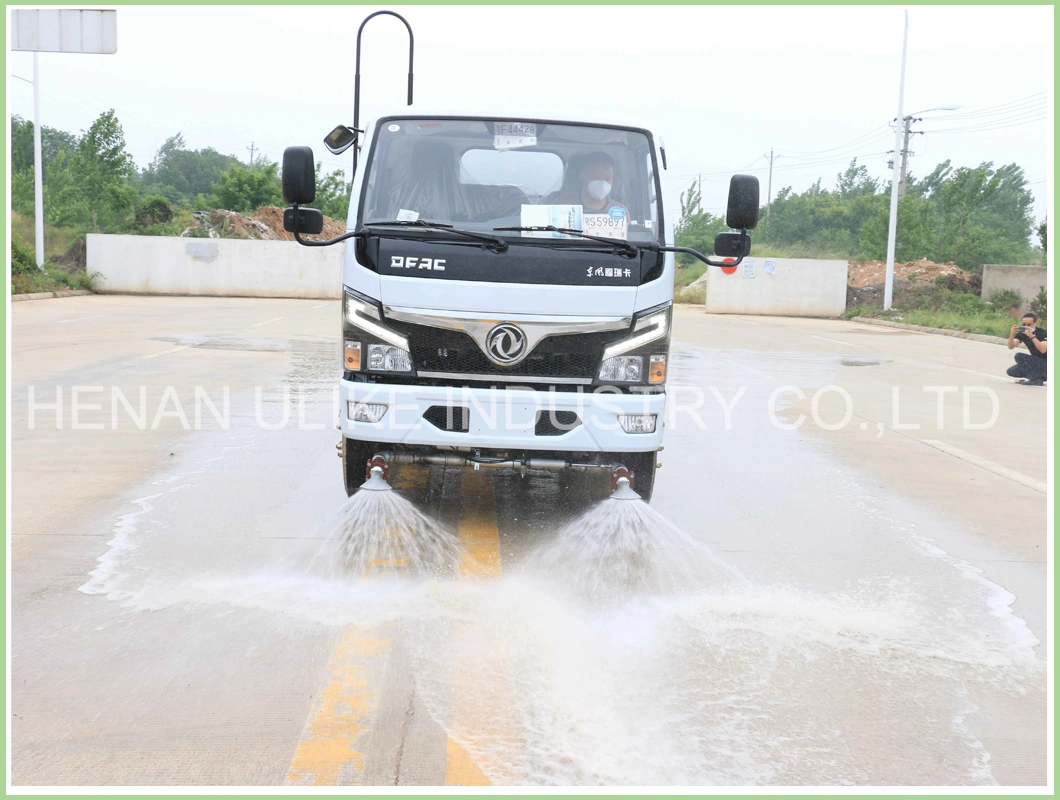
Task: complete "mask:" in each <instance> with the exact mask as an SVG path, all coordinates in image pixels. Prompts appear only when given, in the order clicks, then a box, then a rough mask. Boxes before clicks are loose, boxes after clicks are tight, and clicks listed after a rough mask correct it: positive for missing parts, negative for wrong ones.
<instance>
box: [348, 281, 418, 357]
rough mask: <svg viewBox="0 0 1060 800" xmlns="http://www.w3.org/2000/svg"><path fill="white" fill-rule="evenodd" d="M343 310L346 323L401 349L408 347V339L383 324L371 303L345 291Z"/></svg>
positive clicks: (377, 311)
mask: <svg viewBox="0 0 1060 800" xmlns="http://www.w3.org/2000/svg"><path fill="white" fill-rule="evenodd" d="M344 294H345V301H344V302H345V310H344V311H343V316H344V317H345V320H346V324H347V325H351V326H353V327H354V328H357V329H358V330H362V331H364V332H365V333H367V334H368V335H369V336H371V337H372V338H374V339H379V341H381V342H386V343H387V344H391V345H393V346H394V347H399V348H401V349H402V350H406V351H407V350H408V349H409V340H408V339H406V338H405V337H404V336H402V335H401V334H400V333H398V332H397V331H395V330H393V329H392V328H388V327H387V326H386V325H385V324H383V322H382V319H381V317H380V314H379V309H378V308H377V307H376V306H375V305H373V304H372V303H369V302H367V301H366V300H362V299H361V298H360V297H358V296H357V295H355V294H350V293H349V292H345V293H344Z"/></svg>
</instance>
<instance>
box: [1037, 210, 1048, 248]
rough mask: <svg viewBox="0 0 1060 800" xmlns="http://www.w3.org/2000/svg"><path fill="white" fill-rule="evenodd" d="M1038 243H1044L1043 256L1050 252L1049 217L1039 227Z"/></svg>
mask: <svg viewBox="0 0 1060 800" xmlns="http://www.w3.org/2000/svg"><path fill="white" fill-rule="evenodd" d="M1038 241H1039V242H1041V243H1042V255H1043V256H1044V255H1045V254H1046V253H1048V252H1049V217H1046V218H1045V219H1043V220H1042V223H1041V225H1039V226H1038Z"/></svg>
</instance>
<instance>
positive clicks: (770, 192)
mask: <svg viewBox="0 0 1060 800" xmlns="http://www.w3.org/2000/svg"><path fill="white" fill-rule="evenodd" d="M765 157H766V156H764V155H763V156H762V158H765ZM778 158H780V156H774V155H773V148H772V147H770V148H769V185H768V186H769V188H768V189H766V217H767V218H768V217H769V211H770V209H771V208H772V206H773V162H774V161H776V160H777V159H778Z"/></svg>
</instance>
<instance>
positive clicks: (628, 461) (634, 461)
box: [622, 450, 656, 503]
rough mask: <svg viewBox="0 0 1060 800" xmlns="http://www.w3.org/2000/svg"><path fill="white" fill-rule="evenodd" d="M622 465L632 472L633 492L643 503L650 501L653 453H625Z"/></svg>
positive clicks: (653, 474)
mask: <svg viewBox="0 0 1060 800" xmlns="http://www.w3.org/2000/svg"><path fill="white" fill-rule="evenodd" d="M622 463H623V464H625V465H626V466H627V467H628V468H629V469H630V470H632V471H633V491H635V492H636V493H637V494H639V495H640V496H641V499H642V500H644V502H645V503H647V502H650V501H651V494H652V491H653V490H654V489H655V464H656V461H655V451H654V450H652V451H649V452H647V453H626V454H625V455H624V456H623V458H622Z"/></svg>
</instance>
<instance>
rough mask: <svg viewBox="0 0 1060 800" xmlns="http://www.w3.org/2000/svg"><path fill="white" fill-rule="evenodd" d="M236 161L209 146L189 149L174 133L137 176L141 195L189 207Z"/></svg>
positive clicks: (236, 161)
mask: <svg viewBox="0 0 1060 800" xmlns="http://www.w3.org/2000/svg"><path fill="white" fill-rule="evenodd" d="M239 163H240V162H239V159H237V158H236V157H235V156H231V155H227V156H226V155H222V154H221V153H219V152H217V151H216V150H214V149H213V148H212V147H206V148H203V149H202V150H189V149H188V148H187V145H186V143H185V141H184V137H183V136H182V135H181V134H180V133H177V134H176V135H174V136H170V137H169V138H168V139H166V142H165V144H163V145H162V147H160V148H159V150H158V153H156V154H155V160H154V161H152V162H151V164H150V165H148V167H147V169H145V170H144V171H143V174H142V175H141V177H140V182H141V184H142V186H143V191H144V193H145V194H150V195H160V196H162V197H164V198H166V199H167V200H168V201H169V202H171V203H176V204H179V205H189V204H193V202H194V200H195V198H196V197H197V196H198V195H200V194H201V195H206V194H209V192H210V190H211V188H212V187H213V185H214V184H215V183H218V182H219V181H220V179H221V173H222V172H225V171H226V170H230V169H231V168H232V167H234V166H235V165H237V164H239Z"/></svg>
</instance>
